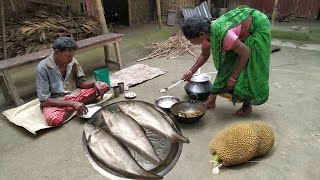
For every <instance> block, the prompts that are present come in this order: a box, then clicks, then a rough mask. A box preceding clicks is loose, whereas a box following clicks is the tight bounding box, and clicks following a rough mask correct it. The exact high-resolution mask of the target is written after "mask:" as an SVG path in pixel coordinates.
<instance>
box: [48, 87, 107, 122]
mask: <svg viewBox="0 0 320 180" xmlns="http://www.w3.org/2000/svg"><path fill="white" fill-rule="evenodd" d="M99 84H100V85H101V86H102V88H107V87H108V85H107V83H104V82H99ZM93 94H96V91H95V89H94V88H90V89H81V90H80V92H79V95H78V96H77V97H75V98H74V97H71V96H68V95H66V96H65V97H63V99H62V100H68V101H77V102H80V101H81V100H83V99H84V98H87V97H89V96H91V95H93ZM72 110H73V108H72V107H44V108H43V109H42V111H43V114H44V117H45V121H46V123H47V124H48V125H49V126H58V125H59V124H61V123H62V121H63V120H64V119H63V117H64V116H65V114H66V113H67V112H69V111H72Z"/></svg>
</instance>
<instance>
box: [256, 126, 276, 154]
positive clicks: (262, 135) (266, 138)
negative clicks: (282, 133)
mask: <svg viewBox="0 0 320 180" xmlns="http://www.w3.org/2000/svg"><path fill="white" fill-rule="evenodd" d="M250 124H251V125H252V126H253V127H254V129H255V130H256V131H257V132H258V133H257V134H258V137H259V142H260V144H259V147H258V150H257V152H256V154H255V156H254V157H258V156H262V155H264V154H266V153H267V152H268V151H270V149H271V148H272V147H273V144H274V141H275V136H274V133H273V128H272V127H271V126H269V125H268V124H267V123H265V122H262V121H253V122H250Z"/></svg>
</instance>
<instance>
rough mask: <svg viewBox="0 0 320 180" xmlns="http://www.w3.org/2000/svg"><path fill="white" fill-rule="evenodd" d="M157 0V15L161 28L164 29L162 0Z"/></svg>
mask: <svg viewBox="0 0 320 180" xmlns="http://www.w3.org/2000/svg"><path fill="white" fill-rule="evenodd" d="M156 1H157V16H158V23H159V28H160V29H162V20H161V7H160V0H156Z"/></svg>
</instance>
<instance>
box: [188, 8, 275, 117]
mask: <svg viewBox="0 0 320 180" xmlns="http://www.w3.org/2000/svg"><path fill="white" fill-rule="evenodd" d="M270 31H271V30H270V22H269V20H268V17H267V16H266V15H264V14H263V13H261V12H259V11H258V10H255V9H251V8H243V7H240V8H236V9H234V10H231V11H229V12H228V13H226V14H224V15H223V16H221V17H220V18H218V19H217V20H215V21H214V22H211V21H210V20H209V19H207V18H206V17H200V16H194V17H190V18H187V19H186V20H185V21H184V22H183V24H182V32H183V34H184V36H185V37H186V38H187V39H188V40H189V41H190V42H191V43H193V44H196V45H200V44H201V46H202V52H201V54H200V56H199V57H198V59H197V61H196V62H195V64H194V65H193V66H192V68H191V69H190V70H189V71H188V72H187V73H185V74H184V75H183V77H182V79H185V80H190V79H191V77H192V75H193V74H194V73H195V72H196V71H197V70H198V69H199V68H200V67H201V66H202V65H203V64H204V63H205V62H206V61H207V60H208V58H209V57H210V52H211V53H212V57H213V62H214V66H215V68H216V69H217V71H218V73H217V76H216V78H215V81H214V83H213V87H212V93H211V94H210V95H209V97H208V99H207V100H206V102H205V105H206V106H207V108H208V109H212V108H215V107H216V104H215V101H216V97H217V95H221V96H223V97H229V99H230V100H231V101H232V102H233V103H236V102H239V101H240V102H243V104H242V107H241V108H240V109H239V110H237V111H236V112H235V113H234V115H239V116H246V115H248V114H249V113H250V112H251V111H252V105H261V104H263V103H265V102H266V101H267V100H268V97H269V64H270V43H271V36H270Z"/></svg>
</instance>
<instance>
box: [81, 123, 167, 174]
mask: <svg viewBox="0 0 320 180" xmlns="http://www.w3.org/2000/svg"><path fill="white" fill-rule="evenodd" d="M84 129H85V135H86V139H87V144H88V147H89V150H90V151H91V152H92V153H93V154H94V156H95V157H96V158H97V159H99V160H100V161H101V162H102V163H104V164H105V165H106V166H107V167H109V168H110V169H111V170H113V171H115V172H117V173H119V174H121V175H123V176H125V177H128V178H138V179H146V178H149V179H161V178H162V177H161V176H157V175H155V174H152V173H149V172H147V171H145V170H144V169H143V168H141V167H140V165H139V164H138V163H137V162H136V161H135V160H134V159H133V157H132V156H131V155H130V154H129V152H128V150H127V149H126V148H125V147H124V146H123V145H122V144H121V143H120V142H119V141H117V140H116V139H115V138H114V137H112V135H110V134H109V133H108V132H106V131H105V130H103V129H101V128H99V127H97V126H93V125H90V124H87V123H86V124H85V128H84Z"/></svg>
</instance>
